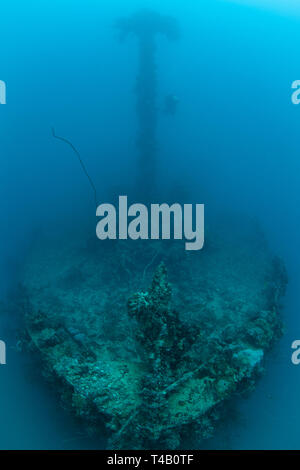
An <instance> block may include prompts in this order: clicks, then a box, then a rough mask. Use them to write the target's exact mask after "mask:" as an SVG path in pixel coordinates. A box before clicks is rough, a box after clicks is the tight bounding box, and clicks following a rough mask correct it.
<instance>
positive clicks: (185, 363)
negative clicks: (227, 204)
mask: <svg viewBox="0 0 300 470" xmlns="http://www.w3.org/2000/svg"><path fill="white" fill-rule="evenodd" d="M240 222H241V223H239V230H233V229H232V230H231V233H230V234H228V227H227V228H226V225H224V226H222V225H221V224H220V226H219V227H215V228H214V229H211V230H209V231H208V233H207V235H206V243H205V247H204V249H203V250H201V251H199V252H186V251H185V250H184V246H183V245H184V244H183V243H181V242H178V241H174V242H171V241H131V240H127V241H106V242H104V241H99V240H97V239H96V237H94V238H93V239H91V240H88V238H87V234H85V235H86V236H83V235H82V234H81V235H80V236H79V235H78V239H74V236H73V237H72V238H70V237H68V236H67V235H66V234H64V235H63V236H62V237H57V238H56V239H54V238H53V237H52V238H50V239H47V238H46V237H45V239H43V240H40V242H39V243H38V244H37V245H36V246H35V247H34V248H33V249H32V251H31V253H30V254H29V256H28V259H27V261H26V264H25V267H24V272H23V287H24V289H23V292H24V299H23V300H24V306H25V309H26V314H25V330H26V341H27V343H28V344H29V346H30V347H31V348H32V350H33V351H35V352H36V351H38V353H39V354H40V356H41V359H42V364H43V373H44V375H45V376H46V377H47V378H48V379H49V380H50V381H51V382H52V384H54V386H55V389H56V390H57V393H58V395H60V398H61V401H62V403H63V404H64V406H66V407H67V408H69V409H71V410H72V412H73V413H74V414H75V415H76V416H78V417H80V418H81V419H82V420H83V421H84V423H85V424H86V426H87V429H88V431H89V432H91V433H95V434H96V435H97V433H98V434H99V435H100V433H101V435H103V430H104V429H106V435H107V437H108V448H110V449H115V450H117V449H163V448H169V449H177V448H181V446H182V445H183V442H186V441H187V440H188V442H189V447H190V448H192V447H193V448H197V447H198V448H199V445H200V442H201V441H202V439H205V438H208V437H211V436H212V435H213V433H214V430H215V427H216V426H217V424H218V421H219V420H220V419H221V417H222V413H223V411H224V409H225V408H226V407H227V406H228V401H230V399H231V398H233V397H234V396H236V395H240V394H243V393H246V392H249V391H251V390H252V389H253V388H254V387H255V382H256V380H257V379H258V377H259V375H260V374H261V372H262V370H263V363H264V356H265V353H266V352H267V351H268V350H269V349H270V348H271V347H272V345H273V344H274V342H275V341H276V340H277V339H278V338H279V337H280V335H281V334H282V322H281V319H280V310H281V306H280V301H281V298H282V296H283V295H284V292H285V287H286V283H287V277H286V272H285V269H284V266H283V265H282V263H281V261H280V260H279V259H278V258H276V257H274V256H273V255H272V253H271V252H270V251H269V249H268V247H267V244H266V241H265V239H264V237H263V235H262V233H261V232H260V230H258V228H257V226H256V224H253V223H252V222H249V221H246V220H245V221H240ZM88 234H90V232H88Z"/></svg>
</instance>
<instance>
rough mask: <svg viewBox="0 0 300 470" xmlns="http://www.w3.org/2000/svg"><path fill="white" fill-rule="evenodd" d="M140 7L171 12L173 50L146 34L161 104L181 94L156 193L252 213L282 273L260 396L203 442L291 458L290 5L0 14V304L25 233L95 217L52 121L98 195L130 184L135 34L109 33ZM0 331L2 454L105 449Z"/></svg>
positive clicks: (299, 147)
mask: <svg viewBox="0 0 300 470" xmlns="http://www.w3.org/2000/svg"><path fill="white" fill-rule="evenodd" d="M162 3H163V5H162ZM240 3H247V2H240ZM250 3H251V2H250V1H249V4H250ZM253 3H254V2H253ZM255 3H256V4H260V3H261V4H264V2H259V1H258V0H257V1H256V2H255ZM266 3H268V4H269V5H270V2H266ZM286 3H289V2H287V1H284V0H282V4H286ZM292 3H293V5H294V2H292ZM141 6H152V7H154V8H156V9H157V10H158V11H159V12H161V13H166V14H171V15H173V16H175V17H176V18H177V19H178V21H179V22H180V25H181V29H182V38H181V40H180V41H179V42H178V43H169V42H168V41H167V40H165V39H164V38H160V39H159V40H158V45H159V48H158V66H159V80H160V88H159V105H160V106H162V103H163V99H164V96H165V95H167V94H168V93H170V92H171V93H176V94H177V95H178V96H179V98H180V107H179V111H178V114H177V116H176V117H175V118H174V119H167V118H166V117H165V116H163V115H161V119H160V122H159V141H160V171H161V174H162V175H165V174H167V175H168V180H165V184H169V183H170V182H175V183H176V182H178V184H180V185H183V186H188V187H189V188H190V190H191V191H192V192H193V193H194V195H195V197H196V198H197V200H198V202H199V203H205V204H206V205H207V209H206V210H207V211H215V210H217V211H220V212H222V211H223V210H229V209H230V210H233V211H236V212H242V213H245V214H249V215H251V216H254V217H256V218H258V219H259V221H260V222H261V224H262V225H263V227H264V230H265V232H266V236H267V238H268V240H269V242H270V244H271V246H272V247H273V249H274V250H275V251H276V253H277V254H279V255H280V256H282V257H283V259H284V261H285V263H286V265H287V268H288V272H289V277H290V285H289V290H288V295H287V298H286V308H285V312H284V315H285V323H286V334H285V336H284V338H283V340H282V341H281V343H280V346H279V347H278V348H277V350H276V353H275V352H274V353H273V355H272V356H271V357H270V364H269V367H268V368H267V373H266V376H265V377H264V378H263V380H262V381H261V382H260V383H259V384H258V387H257V390H256V392H255V393H254V394H253V395H252V396H251V397H250V399H248V400H246V401H244V402H241V404H240V409H241V411H242V415H241V416H242V422H239V421H238V422H236V421H235V422H233V423H231V425H230V429H229V435H227V436H225V435H220V436H217V438H216V440H215V441H214V443H213V444H210V445H215V446H219V447H224V446H227V447H232V448H271V449H274V448H294V449H295V448H296V449H299V448H300V437H299V432H298V429H299V427H298V421H300V407H299V401H298V388H297V387H298V386H299V385H298V384H299V379H300V366H299V368H297V367H295V366H293V365H291V363H290V344H291V342H292V341H293V340H294V339H298V338H299V337H300V321H299V319H300V297H299V288H298V286H299V280H300V254H299V249H298V244H299V232H300V218H299V206H300V190H299V179H300V177H299V170H300V142H299V125H300V106H299V107H297V106H294V105H292V103H291V93H292V91H291V84H292V82H293V81H294V80H296V79H299V78H300V56H299V45H300V7H299V9H297V8H296V7H295V8H293V9H291V10H289V9H287V10H285V9H282V10H281V8H280V2H279V1H277V2H276V9H274V10H272V8H271V7H270V8H263V7H261V8H258V7H256V6H253V5H252V6H251V5H250V6H245V5H244V6H242V5H239V4H238V2H230V1H226V0H201V1H198V2H196V1H194V0H173V1H171V0H164V1H163V2H161V1H158V0H150V1H146V0H142V1H134V0H127V1H124V0H101V1H96V0H86V1H85V2H83V1H79V0H72V1H71V0H68V1H67V0H60V1H58V0H51V1H48V0H47V1H38V0H35V1H28V2H23V1H21V0H19V1H12V2H10V3H9V5H5V6H3V5H1V28H0V47H1V49H0V50H1V56H0V79H1V80H4V81H5V82H6V84H7V105H6V106H0V158H1V167H0V201H1V202H0V204H1V231H0V290H1V296H3V297H4V296H5V294H6V292H7V291H8V290H10V289H11V288H12V287H13V286H14V285H15V284H16V282H17V280H18V272H19V268H20V266H21V265H22V260H23V256H24V254H25V253H26V250H27V248H28V246H29V244H30V243H31V241H32V239H33V237H35V236H37V234H38V233H39V232H40V231H41V230H47V229H48V228H53V227H54V228H55V227H56V226H58V225H63V224H64V223H66V220H67V221H68V222H70V221H72V223H73V224H74V230H76V225H77V224H80V218H81V217H82V215H83V213H84V214H85V215H86V214H88V213H89V212H91V216H93V214H94V206H93V200H92V194H91V191H90V187H89V185H88V182H87V181H86V179H85V177H84V175H83V173H82V171H81V168H80V166H79V164H78V162H77V160H76V159H75V157H74V155H73V153H72V152H71V151H70V149H69V148H68V147H66V146H64V145H63V144H62V143H60V142H58V141H56V140H54V139H53V138H52V137H51V126H55V128H56V131H57V133H58V134H60V135H63V136H64V137H67V138H69V139H70V140H72V142H73V143H74V144H75V145H76V146H77V148H78V149H79V150H80V152H81V154H82V156H83V158H84V161H85V163H86V165H87V167H88V169H89V171H90V173H91V174H92V175H93V178H94V180H95V183H96V184H97V187H98V190H99V194H100V196H101V198H104V199H105V195H106V194H108V191H109V190H110V188H111V186H113V185H115V184H117V183H119V182H121V183H122V182H124V181H129V182H130V181H133V179H134V165H135V162H136V148H135V135H136V116H135V101H134V100H135V95H134V83H135V77H136V67H137V47H136V42H135V40H134V39H130V40H128V41H127V42H126V43H125V44H120V43H119V42H118V41H117V38H116V33H115V31H114V29H113V24H114V21H115V19H116V18H118V17H119V16H122V15H127V14H131V13H133V12H134V11H135V9H136V8H137V7H141ZM162 181H164V178H162ZM102 202H108V201H104V200H103V201H102ZM136 202H139V201H136ZM13 321H14V322H16V321H15V320H13ZM4 323H6V321H5V322H4V321H3V320H2V323H1V319H0V338H1V339H3V340H6V341H7V345H8V364H7V365H6V366H1V367H0V448H70V447H73V448H85V447H95V446H97V445H99V447H101V445H102V443H101V442H99V441H98V443H97V442H96V443H95V442H94V441H93V442H92V441H90V440H89V439H88V438H86V437H85V438H84V439H81V438H79V437H78V435H77V433H78V428H77V427H76V425H75V424H74V423H73V422H72V419H71V417H69V416H67V415H66V414H65V413H64V412H63V411H62V410H61V409H60V407H59V404H58V401H57V400H56V397H55V396H53V395H52V394H51V393H50V392H49V391H48V389H47V387H46V385H45V384H44V383H43V382H42V381H41V380H40V379H39V374H38V370H36V369H38V367H37V366H36V365H34V366H33V367H32V360H31V359H30V358H27V357H25V356H24V355H23V356H22V355H20V354H18V353H16V351H15V349H14V347H15V339H14V333H13V332H12V330H13V329H12V328H11V326H15V325H12V324H11V323H10V325H7V324H4ZM7 326H10V328H9V329H7ZM32 369H35V370H36V372H37V373H35V374H33V371H32Z"/></svg>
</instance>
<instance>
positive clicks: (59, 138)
mask: <svg viewBox="0 0 300 470" xmlns="http://www.w3.org/2000/svg"><path fill="white" fill-rule="evenodd" d="M51 129H52V135H53V137H54V139H58V140H61V141H62V142H65V143H66V144H68V145H69V146H70V147H71V149H72V150H73V152H74V153H75V154H76V155H77V158H78V160H79V163H80V165H81V168H82V170H83V172H84V174H85V175H86V177H87V179H88V180H89V183H90V185H91V188H92V190H93V193H94V201H95V206H96V209H97V207H98V202H97V201H98V197H97V189H96V186H95V184H94V182H93V180H92V178H91V177H90V175H89V173H88V171H87V169H86V166H85V164H84V163H83V161H82V158H81V155H80V153H79V152H78V150H77V148H76V147H75V146H74V145H73V144H72V142H70V141H69V140H68V139H65V137H60V136H58V135H56V134H55V129H54V127H52V128H51Z"/></svg>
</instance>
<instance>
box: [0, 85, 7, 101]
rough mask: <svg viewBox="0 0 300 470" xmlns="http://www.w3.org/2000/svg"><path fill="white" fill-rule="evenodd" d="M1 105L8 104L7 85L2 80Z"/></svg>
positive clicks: (0, 87)
mask: <svg viewBox="0 0 300 470" xmlns="http://www.w3.org/2000/svg"><path fill="white" fill-rule="evenodd" d="M0 104H6V84H5V82H4V81H3V80H0Z"/></svg>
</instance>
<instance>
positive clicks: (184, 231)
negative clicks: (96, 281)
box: [96, 196, 204, 250]
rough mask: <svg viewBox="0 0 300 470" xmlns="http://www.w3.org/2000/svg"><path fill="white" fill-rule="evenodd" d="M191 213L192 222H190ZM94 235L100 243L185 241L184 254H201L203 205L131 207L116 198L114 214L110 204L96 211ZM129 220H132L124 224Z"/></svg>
mask: <svg viewBox="0 0 300 470" xmlns="http://www.w3.org/2000/svg"><path fill="white" fill-rule="evenodd" d="M194 213H195V220H194ZM96 215H97V217H101V220H100V222H98V224H97V228H96V233H97V237H98V238H99V239H100V240H107V239H108V240H116V239H117V238H118V239H119V240H127V239H128V238H130V239H131V240H139V239H140V240H149V238H150V239H151V240H159V239H162V240H170V239H171V238H173V239H174V240H183V239H185V240H187V241H186V243H185V249H186V250H201V249H202V248H203V245H204V204H196V205H195V208H194V209H193V205H192V204H184V205H183V207H182V206H181V205H180V204H173V205H171V206H169V205H168V204H151V206H150V209H149V210H148V208H147V207H146V206H145V205H144V204H132V205H131V206H130V207H128V202H127V196H120V197H119V207H118V211H117V209H116V208H115V206H114V205H112V204H101V205H100V206H99V207H98V208H97V212H96ZM129 217H131V218H132V220H130V221H129V220H128V218H129Z"/></svg>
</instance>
